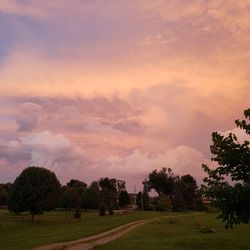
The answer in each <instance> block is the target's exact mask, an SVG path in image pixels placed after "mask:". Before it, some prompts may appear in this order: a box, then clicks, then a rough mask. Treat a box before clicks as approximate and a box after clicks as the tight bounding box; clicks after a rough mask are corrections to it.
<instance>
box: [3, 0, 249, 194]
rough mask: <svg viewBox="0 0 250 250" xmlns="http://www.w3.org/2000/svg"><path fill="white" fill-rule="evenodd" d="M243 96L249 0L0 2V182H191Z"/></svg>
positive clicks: (245, 103)
mask: <svg viewBox="0 0 250 250" xmlns="http://www.w3.org/2000/svg"><path fill="white" fill-rule="evenodd" d="M249 96H250V0H210V1H207V0H189V1H187V0H171V1H168V0H136V1H130V0H70V1H66V0H53V1H44V0H0V182H9V181H13V180H15V177H16V176H17V174H19V173H20V171H21V170H22V169H23V168H25V167H26V166H29V165H40V166H45V167H46V168H49V169H51V170H53V171H54V172H55V173H56V175H57V176H58V178H59V179H60V181H61V182H62V183H66V182H67V181H69V180H70V179H71V178H75V179H80V180H83V181H85V182H86V183H88V184H89V183H90V182H91V181H93V180H96V179H98V178H99V177H103V176H109V177H116V178H120V179H125V180H126V182H127V187H128V189H129V190H130V191H131V190H133V188H134V185H137V186H138V187H140V183H141V181H142V180H143V179H144V178H145V177H146V175H147V174H148V173H149V172H150V171H152V170H153V169H155V168H156V169H160V168H161V167H170V168H172V169H173V171H174V172H175V173H176V174H185V173H190V174H192V175H193V176H195V177H196V178H198V179H199V180H201V179H202V178H203V176H204V174H203V171H202V169H201V164H202V163H209V161H210V157H211V155H210V151H209V145H210V144H211V133H212V132H213V131H220V132H225V133H227V132H229V131H234V132H235V133H236V134H237V135H238V136H239V137H240V138H241V137H242V138H243V137H244V135H242V134H241V133H240V131H238V130H237V129H236V128H235V124H234V120H235V119H236V118H240V117H242V113H243V110H244V109H246V108H249V107H250V100H249Z"/></svg>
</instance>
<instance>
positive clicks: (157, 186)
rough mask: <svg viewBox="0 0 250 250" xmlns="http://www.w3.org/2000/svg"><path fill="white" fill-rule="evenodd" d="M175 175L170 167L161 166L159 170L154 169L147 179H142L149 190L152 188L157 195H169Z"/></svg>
mask: <svg viewBox="0 0 250 250" xmlns="http://www.w3.org/2000/svg"><path fill="white" fill-rule="evenodd" d="M175 178H176V177H175V176H174V174H173V172H172V169H170V168H162V169H161V170H160V171H159V172H158V171H157V170H156V169H155V170H154V171H153V172H152V173H150V174H149V176H148V179H146V180H145V181H144V183H146V184H147V187H148V189H149V191H150V190H151V189H154V190H155V191H156V192H157V193H158V195H162V194H165V195H171V194H172V191H173V188H174V182H175Z"/></svg>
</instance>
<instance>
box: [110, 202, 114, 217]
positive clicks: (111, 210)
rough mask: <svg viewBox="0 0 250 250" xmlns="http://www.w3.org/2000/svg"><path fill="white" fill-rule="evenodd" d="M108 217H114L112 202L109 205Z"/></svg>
mask: <svg viewBox="0 0 250 250" xmlns="http://www.w3.org/2000/svg"><path fill="white" fill-rule="evenodd" d="M109 215H114V205H113V203H112V202H111V203H110V204H109Z"/></svg>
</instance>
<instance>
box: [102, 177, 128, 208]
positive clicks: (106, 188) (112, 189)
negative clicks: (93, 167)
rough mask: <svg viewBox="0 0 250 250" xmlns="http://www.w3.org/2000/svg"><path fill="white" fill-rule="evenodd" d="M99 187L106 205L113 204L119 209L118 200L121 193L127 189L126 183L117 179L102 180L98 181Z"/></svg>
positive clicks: (106, 178)
mask: <svg viewBox="0 0 250 250" xmlns="http://www.w3.org/2000/svg"><path fill="white" fill-rule="evenodd" d="M98 185H99V187H100V192H101V197H102V200H103V201H104V202H105V203H106V204H109V203H110V202H112V203H113V204H114V206H115V207H117V199H118V196H119V193H120V192H121V191H122V190H125V189H126V186H125V181H122V180H117V179H115V178H112V179H110V178H108V177H105V178H101V179H100V180H99V181H98Z"/></svg>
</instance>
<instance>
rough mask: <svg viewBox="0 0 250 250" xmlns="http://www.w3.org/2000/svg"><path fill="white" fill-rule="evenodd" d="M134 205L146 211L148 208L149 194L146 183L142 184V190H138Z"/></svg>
mask: <svg viewBox="0 0 250 250" xmlns="http://www.w3.org/2000/svg"><path fill="white" fill-rule="evenodd" d="M136 205H137V206H138V208H139V209H140V210H145V211H148V210H150V201H149V194H148V187H147V185H146V183H144V185H143V191H142V192H141V191H140V192H139V193H138V194H137V197H136Z"/></svg>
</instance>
